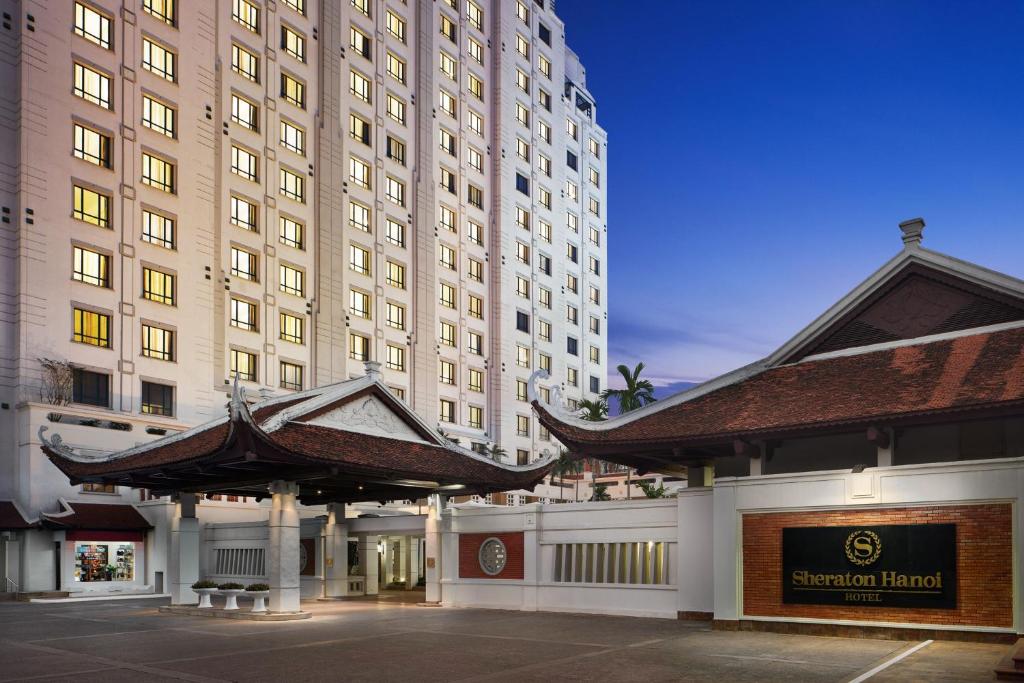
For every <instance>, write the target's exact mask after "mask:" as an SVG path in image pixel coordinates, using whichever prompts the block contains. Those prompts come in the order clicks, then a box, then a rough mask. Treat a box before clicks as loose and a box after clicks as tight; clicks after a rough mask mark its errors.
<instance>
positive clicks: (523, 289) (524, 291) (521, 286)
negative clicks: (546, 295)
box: [516, 275, 530, 299]
mask: <svg viewBox="0 0 1024 683" xmlns="http://www.w3.org/2000/svg"><path fill="white" fill-rule="evenodd" d="M516 294H518V295H519V296H521V297H523V298H524V299H529V298H530V281H529V280H527V279H526V278H525V277H523V276H521V275H516Z"/></svg>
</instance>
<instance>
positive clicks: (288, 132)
mask: <svg viewBox="0 0 1024 683" xmlns="http://www.w3.org/2000/svg"><path fill="white" fill-rule="evenodd" d="M281 146H282V147H284V148H285V149H287V150H289V151H292V152H295V153H296V154H300V155H302V156H306V131H305V130H303V129H302V128H299V127H298V126H296V125H295V124H293V123H291V122H289V121H285V120H283V119H282V120H281Z"/></svg>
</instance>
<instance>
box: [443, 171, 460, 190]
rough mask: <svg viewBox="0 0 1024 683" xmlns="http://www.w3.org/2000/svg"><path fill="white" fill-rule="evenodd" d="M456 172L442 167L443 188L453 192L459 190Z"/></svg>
mask: <svg viewBox="0 0 1024 683" xmlns="http://www.w3.org/2000/svg"><path fill="white" fill-rule="evenodd" d="M455 182H456V181H455V174H454V173H452V172H451V171H449V170H448V169H447V168H442V169H441V188H442V189H444V190H447V191H448V192H450V193H451V194H455V193H456V192H457V190H456V188H455Z"/></svg>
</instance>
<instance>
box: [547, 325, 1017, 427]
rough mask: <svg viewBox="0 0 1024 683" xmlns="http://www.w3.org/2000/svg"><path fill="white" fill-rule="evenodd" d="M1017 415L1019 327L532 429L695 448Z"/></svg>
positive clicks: (823, 362)
mask: <svg viewBox="0 0 1024 683" xmlns="http://www.w3.org/2000/svg"><path fill="white" fill-rule="evenodd" d="M1013 404H1018V405H1020V406H1021V408H1022V410H1024V327H1016V328H1013V329H1008V330H1001V331H996V332H988V333H980V334H974V335H965V336H960V337H957V338H953V339H944V340H941V341H932V342H930V343H921V344H911V345H904V346H897V347H895V348H885V349H881V350H876V351H867V352H863V353H855V354H852V355H842V356H839V357H827V358H821V359H818V360H813V359H812V360H807V361H804V362H801V363H796V364H793V365H785V366H781V367H777V368H772V369H769V370H766V371H764V372H761V373H760V374H757V375H754V376H753V377H750V378H748V379H746V380H743V381H740V382H737V383H735V384H730V385H728V386H725V387H722V388H721V389H718V390H717V391H712V392H710V393H707V394H705V395H703V396H699V397H697V398H694V399H693V400H690V401H686V402H682V403H679V404H677V405H674V406H671V407H669V408H666V409H664V410H660V411H657V412H653V413H651V414H650V415H647V416H644V417H641V418H638V419H636V420H633V421H631V422H627V423H625V424H623V425H622V426H620V427H616V428H613V429H607V430H600V431H596V430H588V429H585V428H581V427H578V426H575V425H568V424H565V423H563V422H561V421H560V420H558V419H557V418H556V417H554V416H553V415H551V414H550V413H549V412H548V411H547V410H545V409H544V408H543V406H541V405H540V404H539V403H537V402H535V403H534V406H535V409H536V410H537V411H538V414H539V417H540V421H541V423H543V424H544V425H545V426H546V427H548V429H550V430H551V432H552V433H553V434H554V435H555V436H557V437H558V438H559V439H560V440H562V441H564V442H566V443H569V444H574V445H584V444H594V445H597V444H600V445H602V446H608V445H615V444H644V443H648V444H666V443H678V444H687V443H693V444H695V445H696V444H699V443H711V442H715V441H717V442H721V441H723V440H726V439H730V438H741V437H744V436H747V435H750V436H755V435H757V434H770V433H783V432H789V431H800V430H805V429H814V428H822V427H836V426H842V425H846V424H849V425H857V424H870V423H872V422H879V423H882V422H885V421H887V420H893V419H898V418H908V417H912V416H921V415H926V414H933V413H938V412H941V411H950V410H957V411H963V410H973V409H981V408H994V407H1000V406H1002V407H1009V406H1012V405H1013Z"/></svg>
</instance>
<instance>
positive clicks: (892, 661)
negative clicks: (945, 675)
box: [850, 640, 935, 683]
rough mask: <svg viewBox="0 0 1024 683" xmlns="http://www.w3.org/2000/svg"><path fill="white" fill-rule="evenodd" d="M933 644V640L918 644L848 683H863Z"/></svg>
mask: <svg viewBox="0 0 1024 683" xmlns="http://www.w3.org/2000/svg"><path fill="white" fill-rule="evenodd" d="M934 642H935V641H934V640H926V641H924V642H923V643H918V644H917V645H915V646H914V647H912V648H910V649H909V650H904V651H903V652H901V653H899V654H898V655H896V656H895V657H893V658H892V659H889V660H886V661H884V662H882V663H881V664H879V665H878V666H876V667H875V668H874V669H871V670H870V671H865V672H864V673H862V674H861V675H860V676H857V677H856V678H854V679H853V680H852V681H850V683H863V682H864V681H866V680H868V679H869V678H871V677H872V676H874V675H875V674H876V673H878V672H879V671H884V670H885V669H888V668H889V667H890V666H892V665H893V664H895V663H896V662H898V661H900V660H901V659H904V658H906V657H909V656H910V655H912V654H914V653H915V652H917V651H918V650H920V649H922V648H926V647H928V646H929V645H931V644H932V643H934Z"/></svg>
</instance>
